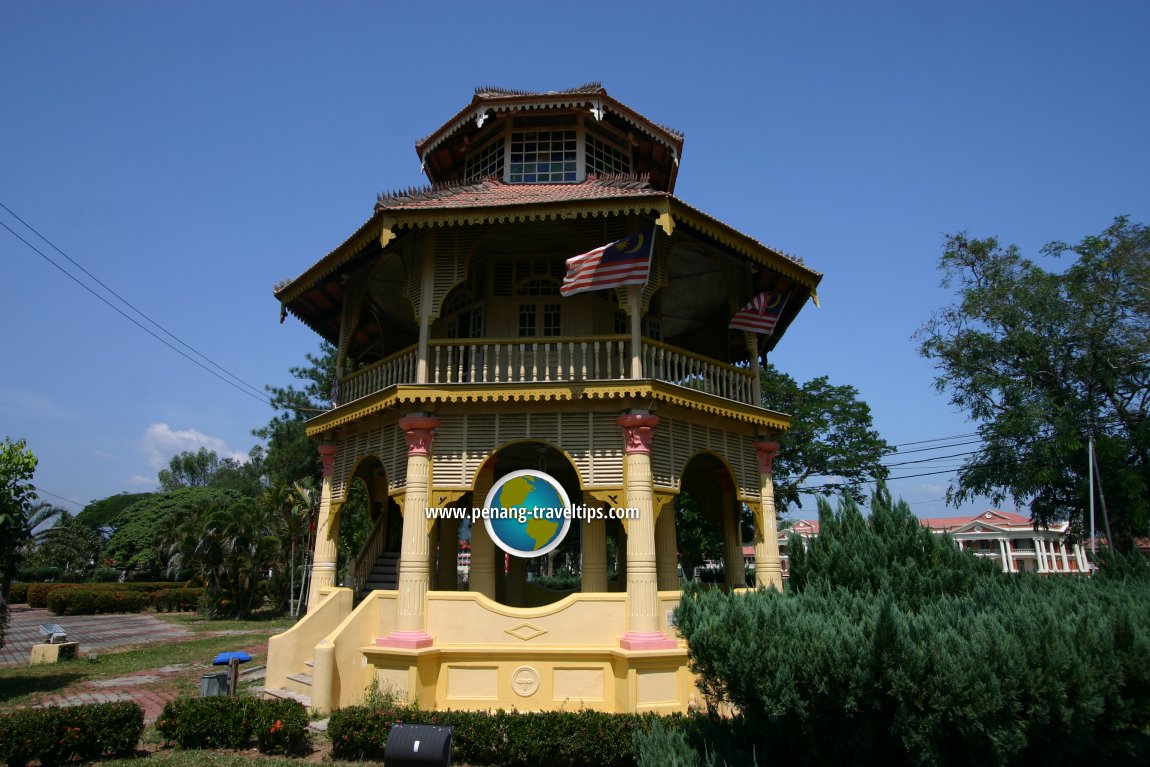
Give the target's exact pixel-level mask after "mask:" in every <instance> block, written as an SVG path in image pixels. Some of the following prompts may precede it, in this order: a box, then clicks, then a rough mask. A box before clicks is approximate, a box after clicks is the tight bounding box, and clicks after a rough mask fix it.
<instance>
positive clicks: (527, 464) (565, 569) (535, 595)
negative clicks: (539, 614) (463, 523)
mask: <svg viewBox="0 0 1150 767" xmlns="http://www.w3.org/2000/svg"><path fill="white" fill-rule="evenodd" d="M486 466H487V468H488V469H489V470H490V471H491V476H492V481H493V483H494V485H496V486H497V485H499V483H500V481H501V480H502V479H503V478H505V477H507V476H508V475H509V474H511V473H512V472H519V471H525V470H529V471H532V472H541V473H543V474H547V475H549V476H550V477H552V478H553V479H554V480H555V481H556V483H557V484H559V485H560V486H561V487H562V489H563V491H564V492H565V493H566V495H567V498H568V499H569V501H570V503H571V504H572V505H578V504H581V503H582V502H583V492H582V484H581V482H580V480H579V474H578V471H577V470H576V468H575V466H574V465H573V464H572V463H571V460H570V459H569V458H568V457H567V455H566V454H564V453H563V452H562V451H561V450H560V449H558V448H557V447H555V446H553V445H549V444H547V443H544V442H538V441H525V442H516V443H512V444H510V445H505V446H503V447H502V448H500V449H499V450H497V451H496V452H495V453H493V454H492V455H491V457H490V458H488V461H487V464H486ZM486 501H487V499H486V497H478V496H476V495H475V494H474V493H473V494H472V498H471V500H470V505H472V506H479V507H483V506H485V505H486ZM474 524H475V525H483V524H484V522H483V520H477V521H476V522H475V523H474ZM581 532H582V531H581V523H580V521H578V520H572V521H571V524H570V527H569V528H568V530H567V532H566V534H564V535H562V538H561V540H559V542H558V543H557V544H556V545H554V547H553V548H551V549H550V550H549V551H547V552H546V553H544V554H541V555H539V556H518V555H516V554H512V553H509V552H507V551H505V550H504V549H503V548H501V547H500V546H499V545H498V544H497V543H495V542H494V541H492V544H491V552H490V554H489V555H490V556H491V557H493V560H494V561H493V565H494V573H495V580H494V594H493V596H494V599H495V600H496V601H498V602H500V603H502V604H505V605H508V606H511V607H537V606H540V605H545V604H550V603H551V602H555V601H558V600H559V599H562V598H563V597H565V596H566V595H567V594H570V593H573V592H574V591H577V590H578V589H579V584H580V578H581V574H582V567H581V552H580V546H581V540H582V534H581ZM460 537H461V538H466V539H467V540H468V541H471V540H474V539H475V530H474V527H473V526H472V527H470V528H469V529H468V530H467V531H466V532H462V531H461V535H460ZM536 542H537V543H539V542H540V541H536ZM478 556H480V557H484V556H488V554H486V553H484V552H480V553H479V555H478ZM476 557H477V553H476V549H475V547H474V546H472V547H471V566H472V568H474V567H475V564H476ZM469 576H470V574H469ZM468 588H470V589H471V590H482V587H480V586H478V585H476V583H475V582H474V581H470V580H469V584H468Z"/></svg>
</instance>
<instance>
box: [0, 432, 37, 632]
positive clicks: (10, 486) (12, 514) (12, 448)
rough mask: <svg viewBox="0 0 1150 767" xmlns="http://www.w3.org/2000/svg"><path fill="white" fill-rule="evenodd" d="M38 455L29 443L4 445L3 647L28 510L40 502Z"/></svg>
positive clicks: (0, 514) (0, 515) (0, 520)
mask: <svg viewBox="0 0 1150 767" xmlns="http://www.w3.org/2000/svg"><path fill="white" fill-rule="evenodd" d="M35 473H36V456H35V454H34V453H33V452H32V451H31V450H29V449H28V445H27V443H26V442H25V441H24V440H22V439H18V440H16V441H13V440H12V439H10V438H9V437H5V438H4V442H3V443H0V647H3V646H4V634H5V631H6V629H7V628H8V587H9V586H10V585H11V583H12V576H13V575H15V574H16V568H17V567H19V566H20V551H21V547H22V546H23V544H24V541H25V540H27V538H28V510H29V508H30V507H31V505H32V503H33V502H34V501H35V500H36V491H35V489H34V488H33V487H32V475H33V474H35Z"/></svg>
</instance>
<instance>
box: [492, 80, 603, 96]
mask: <svg viewBox="0 0 1150 767" xmlns="http://www.w3.org/2000/svg"><path fill="white" fill-rule="evenodd" d="M606 92H607V91H606V90H604V89H603V83H600V82H590V83H584V84H583V85H577V86H575V87H574V88H565V89H564V90H561V91H523V90H518V89H515V88H496V87H493V86H490V85H481V86H479V87H478V88H476V89H475V95H476V96H477V97H479V98H492V97H498V96H549V95H551V94H566V93H606Z"/></svg>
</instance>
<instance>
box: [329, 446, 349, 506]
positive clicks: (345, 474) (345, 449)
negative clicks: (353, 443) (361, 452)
mask: <svg viewBox="0 0 1150 767" xmlns="http://www.w3.org/2000/svg"><path fill="white" fill-rule="evenodd" d="M352 453H353V450H352V449H350V446H349V445H347V444H342V445H340V447H339V450H337V451H336V453H335V463H334V464H333V466H332V472H331V497H332V500H333V501H342V500H343V498H344V496H345V495H346V493H347V483H348V480H349V479H350V477H351V467H352V466H353V465H354V462H355V458H354V456H353V455H352Z"/></svg>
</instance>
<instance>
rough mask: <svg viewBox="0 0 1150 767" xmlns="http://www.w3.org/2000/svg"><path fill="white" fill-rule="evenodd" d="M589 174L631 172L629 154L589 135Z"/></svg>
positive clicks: (587, 155) (587, 153)
mask: <svg viewBox="0 0 1150 767" xmlns="http://www.w3.org/2000/svg"><path fill="white" fill-rule="evenodd" d="M585 151H586V157H587V163H586V164H587V175H591V174H592V173H594V174H595V175H597V176H602V175H605V174H608V173H630V172H631V163H630V162H629V161H628V159H627V156H626V155H625V154H623V152H622V151H620V150H619V149H618V148H616V147H614V146H612V145H611V144H608V143H607V142H606V141H600V140H599V139H598V138H597V137H595V136H592V135H590V134H588V136H587V148H586V150H585Z"/></svg>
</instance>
